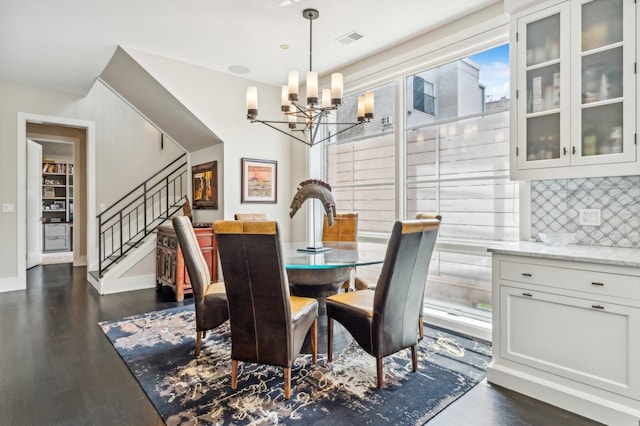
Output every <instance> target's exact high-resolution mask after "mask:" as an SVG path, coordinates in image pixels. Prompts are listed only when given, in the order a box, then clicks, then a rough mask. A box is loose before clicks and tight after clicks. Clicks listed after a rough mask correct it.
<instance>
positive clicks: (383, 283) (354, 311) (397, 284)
mask: <svg viewBox="0 0 640 426" xmlns="http://www.w3.org/2000/svg"><path fill="white" fill-rule="evenodd" d="M439 226H440V221H439V220H437V219H425V220H409V221H402V222H400V221H398V222H396V223H395V224H394V225H393V230H392V232H391V238H390V240H389V244H388V246H387V252H386V254H385V259H384V264H383V265H382V271H381V272H380V277H379V278H378V283H377V285H376V288H375V290H369V289H366V290H360V291H352V292H348V293H340V294H336V295H333V296H329V297H327V299H326V303H327V316H328V324H327V335H328V336H327V337H328V342H327V343H328V345H327V348H328V351H327V352H328V360H329V362H331V360H332V358H333V353H332V352H333V342H332V334H333V321H334V320H336V321H338V322H339V323H340V324H342V325H343V326H344V327H345V328H346V329H347V330H348V331H349V333H351V335H352V336H353V338H354V339H355V340H356V341H357V342H358V344H359V345H360V346H361V347H362V348H363V349H364V350H365V351H366V352H367V353H369V354H370V355H373V356H374V357H375V358H376V372H377V387H378V388H382V386H383V372H382V359H383V358H384V357H386V356H388V355H391V354H394V353H396V352H398V351H400V350H402V349H405V348H411V359H412V367H413V371H414V372H415V371H417V369H418V358H417V353H416V350H417V344H418V324H417V323H416V318H417V317H418V315H419V314H420V309H421V306H422V295H423V292H424V283H425V282H426V279H427V273H428V271H429V262H430V260H431V254H432V253H433V247H434V245H435V242H436V237H437V235H438V228H439Z"/></svg>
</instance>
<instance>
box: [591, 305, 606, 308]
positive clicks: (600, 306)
mask: <svg viewBox="0 0 640 426" xmlns="http://www.w3.org/2000/svg"><path fill="white" fill-rule="evenodd" d="M591 307H592V308H593V309H604V306H602V305H591Z"/></svg>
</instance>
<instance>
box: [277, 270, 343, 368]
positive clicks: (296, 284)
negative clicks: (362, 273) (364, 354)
mask: <svg viewBox="0 0 640 426" xmlns="http://www.w3.org/2000/svg"><path fill="white" fill-rule="evenodd" d="M350 272H351V268H350V267H341V268H331V269H287V275H288V276H289V288H290V290H291V294H293V295H295V296H303V297H313V298H315V299H316V300H317V301H318V356H320V355H326V354H327V305H326V303H325V299H326V298H327V297H328V296H331V295H334V294H337V293H338V291H339V290H340V286H341V285H342V283H343V282H345V281H346V280H348V279H349V275H350ZM352 340H353V338H352V337H351V334H349V332H348V331H347V330H346V329H345V328H344V327H342V325H341V324H340V323H339V322H337V321H334V322H333V351H334V353H336V352H338V351H341V350H342V349H344V348H346V347H347V346H349V344H350V343H351V341H352ZM301 352H302V353H311V342H310V338H309V334H308V333H307V337H306V338H305V341H304V345H303V346H302V350H301Z"/></svg>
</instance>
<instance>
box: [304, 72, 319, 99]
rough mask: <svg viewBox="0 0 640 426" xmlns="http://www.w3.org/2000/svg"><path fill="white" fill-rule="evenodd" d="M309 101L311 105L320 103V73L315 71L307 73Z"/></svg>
mask: <svg viewBox="0 0 640 426" xmlns="http://www.w3.org/2000/svg"><path fill="white" fill-rule="evenodd" d="M307 103H308V104H309V105H316V104H317V103H318V73H317V72H315V71H309V72H308V73H307Z"/></svg>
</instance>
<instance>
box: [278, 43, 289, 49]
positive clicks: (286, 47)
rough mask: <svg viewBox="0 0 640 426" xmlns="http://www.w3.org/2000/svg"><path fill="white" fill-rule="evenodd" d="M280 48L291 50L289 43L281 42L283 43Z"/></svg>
mask: <svg viewBox="0 0 640 426" xmlns="http://www.w3.org/2000/svg"><path fill="white" fill-rule="evenodd" d="M280 49H282V50H289V45H288V44H281V45H280Z"/></svg>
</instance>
